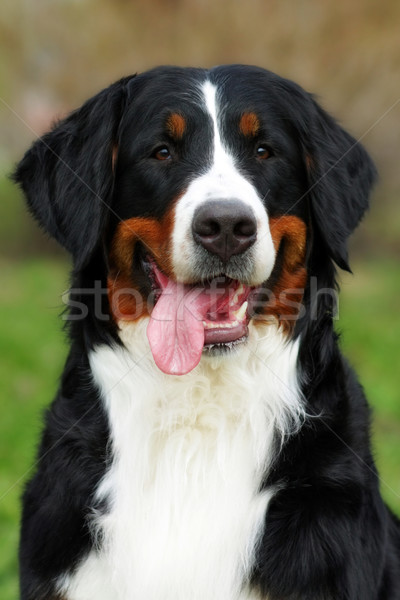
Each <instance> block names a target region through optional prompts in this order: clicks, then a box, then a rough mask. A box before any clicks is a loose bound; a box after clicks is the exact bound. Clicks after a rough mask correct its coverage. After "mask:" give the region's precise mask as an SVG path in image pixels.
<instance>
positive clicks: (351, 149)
mask: <svg viewBox="0 0 400 600" xmlns="http://www.w3.org/2000/svg"><path fill="white" fill-rule="evenodd" d="M308 108H309V110H308V111H306V114H304V115H303V119H302V133H301V139H302V144H303V149H304V153H305V163H306V168H307V172H308V185H309V197H310V199H311V206H312V211H313V215H314V221H315V225H316V226H317V227H318V230H319V232H320V235H321V237H322V239H323V240H324V241H325V243H326V247H327V250H328V252H329V255H330V257H331V258H332V259H333V260H334V261H335V263H336V264H337V265H338V266H339V267H341V268H342V269H345V270H347V271H350V267H349V264H348V256H347V238H348V237H349V235H350V234H351V233H352V231H353V230H354V229H355V228H356V227H357V225H358V223H359V222H360V220H361V218H362V216H363V214H364V213H365V211H366V210H367V208H368V204H369V203H368V200H369V195H370V191H371V188H372V185H373V183H374V181H375V179H376V170H375V167H374V164H373V162H372V160H371V158H370V157H369V155H368V154H367V152H366V150H365V149H364V148H363V146H362V145H361V144H360V143H359V142H358V141H356V140H355V139H354V138H353V137H352V136H351V135H349V134H348V133H347V132H346V131H344V130H343V129H342V128H341V127H340V126H339V125H338V124H337V123H336V121H335V120H334V119H333V118H332V117H330V116H329V115H328V114H327V113H326V112H325V111H324V110H323V109H322V108H321V107H320V106H319V105H318V104H317V103H316V102H315V100H314V99H313V98H312V96H309V104H308Z"/></svg>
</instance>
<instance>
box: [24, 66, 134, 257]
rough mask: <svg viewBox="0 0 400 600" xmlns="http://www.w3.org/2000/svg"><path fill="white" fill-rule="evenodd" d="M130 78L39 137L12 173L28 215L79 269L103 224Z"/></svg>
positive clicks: (98, 239) (91, 249)
mask: <svg viewBox="0 0 400 600" xmlns="http://www.w3.org/2000/svg"><path fill="white" fill-rule="evenodd" d="M131 79H132V77H126V78H124V79H121V80H120V81H118V82H116V83H114V84H113V85H111V86H110V87H109V88H107V89H105V90H103V91H102V92H100V93H99V94H97V95H96V96H94V97H93V98H91V99H90V100H88V101H87V102H86V103H85V104H83V106H82V107H81V108H79V109H78V110H76V111H75V112H73V113H72V114H71V115H69V116H68V117H67V118H66V119H64V120H63V121H61V122H60V123H58V124H57V125H56V126H55V127H54V129H53V130H52V131H51V132H50V133H47V134H46V135H44V136H43V137H41V138H39V139H38V140H37V141H36V142H35V143H34V144H33V145H32V147H31V148H30V150H28V152H27V153H26V154H25V156H24V158H23V159H22V160H21V162H20V163H19V164H18V165H17V168H16V170H15V172H14V174H13V179H14V181H16V182H17V183H18V184H19V185H20V186H21V188H22V189H23V191H24V193H25V196H26V199H27V203H28V206H29V209H30V211H31V213H32V214H33V215H34V217H35V218H36V219H37V220H38V222H39V223H40V225H41V226H42V227H43V228H44V229H45V230H46V231H47V232H48V233H49V234H50V235H52V236H53V237H54V238H55V239H56V240H57V241H58V242H59V243H60V244H61V245H62V246H64V247H65V248H66V249H67V250H68V251H69V252H70V253H71V254H72V256H73V258H74V261H75V264H76V266H77V267H78V268H79V267H82V266H83V265H84V264H85V263H86V262H87V260H88V259H89V257H90V255H91V254H92V252H93V250H94V249H95V247H96V246H97V244H98V242H99V241H100V239H101V237H102V233H103V231H104V228H105V224H106V222H107V216H108V212H109V208H110V203H111V201H112V191H113V183H114V177H113V152H115V148H116V147H117V144H118V126H119V123H120V120H121V117H122V115H123V112H124V108H125V105H126V98H127V88H128V83H129V81H130V80H131Z"/></svg>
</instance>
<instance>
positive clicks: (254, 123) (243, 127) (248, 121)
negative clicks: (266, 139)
mask: <svg viewBox="0 0 400 600" xmlns="http://www.w3.org/2000/svg"><path fill="white" fill-rule="evenodd" d="M239 129H240V131H241V132H242V133H243V135H245V136H249V137H254V136H256V135H257V133H258V131H259V129H260V121H259V119H258V117H257V115H256V114H255V113H253V112H247V113H243V114H242V116H241V119H240V123H239Z"/></svg>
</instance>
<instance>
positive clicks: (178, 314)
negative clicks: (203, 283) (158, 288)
mask: <svg viewBox="0 0 400 600" xmlns="http://www.w3.org/2000/svg"><path fill="white" fill-rule="evenodd" d="M211 304H212V300H211V296H210V294H207V293H205V291H204V290H203V289H201V288H196V287H194V288H193V287H190V286H186V285H182V284H177V283H175V282H174V281H172V280H168V284H167V286H166V287H165V288H164V289H163V291H162V293H161V296H160V298H159V299H158V301H157V303H156V305H155V307H154V309H153V311H152V313H151V317H150V322H149V324H148V326H147V337H148V339H149V342H150V348H151V351H152V353H153V358H154V361H155V363H156V365H157V366H158V368H159V369H161V371H163V372H164V373H167V374H169V375H185V373H189V371H191V370H192V369H194V368H195V366H196V365H198V363H199V361H200V358H201V353H202V351H203V346H204V326H203V320H204V318H205V316H206V314H207V312H208V310H209V308H210V306H211Z"/></svg>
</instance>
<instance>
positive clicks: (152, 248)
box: [108, 209, 175, 321]
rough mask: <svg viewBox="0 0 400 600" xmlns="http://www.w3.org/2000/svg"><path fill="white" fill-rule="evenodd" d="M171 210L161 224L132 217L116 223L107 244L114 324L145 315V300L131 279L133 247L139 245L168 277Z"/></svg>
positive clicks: (109, 290)
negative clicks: (109, 250) (110, 240)
mask: <svg viewBox="0 0 400 600" xmlns="http://www.w3.org/2000/svg"><path fill="white" fill-rule="evenodd" d="M174 215H175V210H174V209H173V210H171V211H169V212H168V213H167V214H166V215H165V216H164V218H163V219H162V220H161V221H158V220H157V219H154V218H150V217H133V218H131V219H127V220H126V221H122V222H121V223H119V225H118V227H117V230H116V232H115V234H114V237H113V240H112V243H111V252H110V271H109V275H108V299H109V304H110V309H111V313H112V314H113V316H114V319H115V320H117V321H118V320H120V319H124V320H128V321H132V320H137V319H139V318H140V317H143V316H145V315H148V314H149V311H148V306H147V299H144V298H142V296H141V294H140V293H139V289H138V285H137V283H136V282H135V281H134V280H133V277H132V271H133V269H132V265H133V258H134V252H135V245H136V243H137V242H138V241H139V242H141V243H142V244H143V245H144V247H145V250H148V252H149V254H150V255H151V256H153V257H154V259H155V260H156V262H157V264H158V266H159V267H160V268H161V270H162V271H163V272H164V273H165V274H166V275H167V276H168V277H171V276H172V265H171V248H170V245H171V237H172V229H173V225H174Z"/></svg>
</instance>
